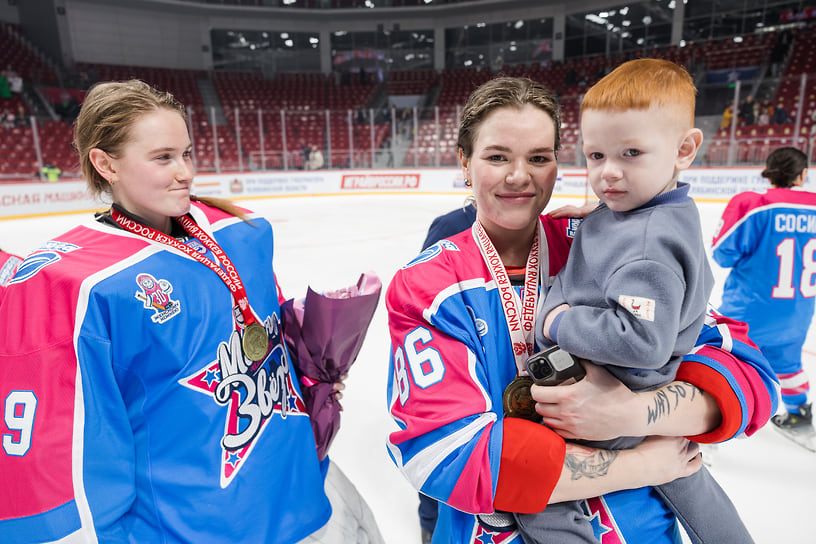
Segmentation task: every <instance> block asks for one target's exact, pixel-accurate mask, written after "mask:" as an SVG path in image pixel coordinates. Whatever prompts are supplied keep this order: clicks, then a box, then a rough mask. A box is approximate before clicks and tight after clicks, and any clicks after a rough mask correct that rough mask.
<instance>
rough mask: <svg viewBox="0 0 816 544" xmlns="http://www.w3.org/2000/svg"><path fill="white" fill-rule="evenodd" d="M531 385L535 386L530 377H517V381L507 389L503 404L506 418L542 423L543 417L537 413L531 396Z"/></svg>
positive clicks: (503, 396)
mask: <svg viewBox="0 0 816 544" xmlns="http://www.w3.org/2000/svg"><path fill="white" fill-rule="evenodd" d="M531 385H533V380H532V378H530V377H529V376H516V379H514V380H513V381H512V382H510V385H508V386H507V387H506V388H505V390H504V394H503V395H502V402H503V404H504V415H505V416H506V417H518V418H522V419H529V420H530V421H535V422H539V421H541V416H540V415H538V412H536V411H535V404H536V403H535V401H534V400H533V397H532V395H531V394H530V386H531Z"/></svg>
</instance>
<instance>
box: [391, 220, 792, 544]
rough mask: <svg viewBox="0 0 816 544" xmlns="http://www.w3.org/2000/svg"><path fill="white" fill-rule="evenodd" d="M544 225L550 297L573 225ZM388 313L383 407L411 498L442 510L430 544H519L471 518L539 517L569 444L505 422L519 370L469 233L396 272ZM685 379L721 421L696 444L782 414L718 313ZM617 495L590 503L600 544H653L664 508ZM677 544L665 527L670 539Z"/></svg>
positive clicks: (736, 332)
mask: <svg viewBox="0 0 816 544" xmlns="http://www.w3.org/2000/svg"><path fill="white" fill-rule="evenodd" d="M542 223H543V225H544V230H545V233H546V238H547V259H545V262H546V264H547V268H548V270H546V273H545V274H544V277H543V281H542V284H543V286H542V288H543V289H546V288H548V287H549V286H550V285H551V284H552V280H553V278H554V276H555V275H556V274H557V273H558V271H559V270H560V269H561V267H563V265H564V263H565V262H566V258H567V254H568V252H569V246H570V242H571V236H572V234H573V232H574V227H575V223H573V222H570V221H568V220H555V219H552V218H551V217H548V216H542ZM386 306H387V308H388V312H389V329H390V333H391V347H392V352H391V360H390V373H389V383H388V407H389V410H390V413H391V416H392V418H393V419H394V421H395V422H396V425H397V426H398V430H396V431H394V432H393V433H392V434H391V435H390V437H389V442H388V451H389V454H390V456H391V458H392V460H393V462H394V463H395V464H396V465H397V467H398V468H399V469H400V470H401V471H402V472H403V474H404V475H405V476H406V478H407V479H408V480H409V481H410V482H411V484H412V485H414V487H416V489H418V490H419V491H421V492H422V493H425V494H427V495H429V496H431V497H433V498H436V499H438V500H439V501H440V512H439V521H438V522H437V526H436V529H435V530H434V542H445V543H477V542H508V543H510V542H513V543H520V542H521V537H520V536H519V535H518V534H517V533H514V532H511V533H506V534H499V533H490V532H489V531H487V530H486V529H484V528H482V527H481V526H480V525H479V524H478V522H477V521H476V517H475V515H474V514H477V513H490V512H493V511H494V510H504V511H512V512H537V511H540V510H542V509H543V508H544V506H545V505H546V503H547V500H548V498H549V496H550V494H551V492H552V489H553V488H554V487H555V485H556V483H557V481H558V477H559V476H560V474H561V468H562V463H563V459H564V457H563V450H564V442H563V439H561V438H560V437H559V436H558V435H556V434H555V433H554V432H552V431H550V430H549V429H547V428H546V427H544V426H543V425H539V424H536V423H533V422H529V421H525V420H520V419H513V418H505V417H504V414H503V405H502V395H503V393H504V390H505V388H506V387H507V385H508V384H509V383H510V382H511V381H512V380H513V379H514V378H515V377H516V365H515V362H514V356H513V351H512V349H513V348H512V346H511V340H510V335H509V333H508V330H507V322H506V320H505V316H504V313H503V310H502V302H501V298H500V297H499V295H498V289H497V286H496V282H495V281H494V280H493V279H492V277H491V274H490V271H489V269H488V267H487V265H486V264H485V262H484V260H483V258H482V256H481V254H480V251H479V248H478V245H477V242H476V241H475V239H474V233H473V231H472V230H467V231H465V232H462V233H460V234H457V235H455V236H452V237H450V238H449V239H446V240H442V241H440V242H438V243H436V244H434V245H432V246H431V247H429V248H428V249H426V250H425V251H424V252H422V253H421V254H420V255H419V256H418V257H417V258H415V259H414V260H413V261H411V262H410V263H408V264H407V265H405V266H404V267H403V268H402V269H401V270H399V271H398V272H397V274H396V275H395V277H394V279H393V280H392V281H391V284H390V286H389V288H388V291H387V294H386ZM678 379H683V380H686V381H689V382H691V383H693V384H695V385H699V386H702V387H703V388H704V389H705V390H706V391H707V392H709V393H710V394H712V395H713V396H714V397H715V398H716V399H717V401H718V404H719V406H720V408H721V410H722V412H723V423H722V425H721V426H720V427H719V428H717V429H715V430H713V431H712V432H710V433H707V434H706V435H702V436H698V437H692V438H694V439H695V440H698V441H702V442H717V441H722V440H727V439H729V438H732V437H734V436H737V435H739V434H742V433H747V434H751V433H752V432H754V431H755V430H756V429H757V428H759V427H761V426H762V425H764V424H765V423H766V422H767V421H768V419H769V418H770V416H771V414H772V413H773V412H774V411H775V402H776V389H775V387H776V383H775V378H774V376H773V374H772V372H771V371H770V369H769V367H768V363H767V361H766V360H765V359H764V358H763V357H762V354H761V353H760V352H759V351H758V350H757V348H756V346H754V345H753V344H752V343H751V341H750V340H749V339H748V338H747V336H745V327H744V325H742V324H740V323H735V322H733V321H731V320H729V319H727V318H723V317H721V316H716V315H711V316H709V318H707V320H706V324H705V325H704V327H703V332H702V334H701V336H700V340H699V342H698V347H697V348H695V350H694V351H693V352H692V354H690V355H688V356H687V357H686V360H685V362H684V363H683V364H681V366H680V369H679V370H678ZM521 467H527V468H521ZM529 467H536V470H530V468H529ZM500 469H501V471H500ZM500 472H501V473H500ZM614 495H615V496H606V497H603V498H601V499H593V500H591V501H587V508H588V510H590V511H591V512H593V514H596V519H597V520H598V521H599V525H598V534H600V533H604V534H605V535H606V536H604V538H603V540H601V539H600V538H599V540H600V541H601V542H615V541H616V540H614V538H625V539H626V540H625V541H628V542H644V541H649V540H648V538H651V537H653V536H654V534H655V532H654V531H655V530H654V529H651V528H650V529H646V527H648V525H647V524H645V518H647V517H648V518H649V519H652V520H657V523H658V524H664V522H662V521H660V518H661V517H664V518H665V517H666V516H667V513H668V510H667V509H666V507H665V506H664V505H663V504H662V503H661V502H660V501H659V500H658V499H657V498H656V497H654V496H653V495H651V494H650V492H649V490H648V489H647V490H645V491H638V490H635V491H631V492H622V494H614ZM633 520H638V523H633ZM605 527H611V529H609V530H607V529H606V528H605ZM642 531H646V534H647V535H648V537H645V538H646V539H644V536H643V535H644V533H643V532H642ZM675 537H676V534H675V533H674V532H673V531H672V528H671V527H669V528H668V532H667V534H666V538H667V539H668V540H664V542H673V541H674V538H675Z"/></svg>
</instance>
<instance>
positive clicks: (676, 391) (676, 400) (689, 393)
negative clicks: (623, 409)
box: [646, 382, 703, 425]
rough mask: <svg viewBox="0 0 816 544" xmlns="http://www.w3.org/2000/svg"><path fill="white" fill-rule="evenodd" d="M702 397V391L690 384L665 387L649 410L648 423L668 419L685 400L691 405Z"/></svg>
mask: <svg viewBox="0 0 816 544" xmlns="http://www.w3.org/2000/svg"><path fill="white" fill-rule="evenodd" d="M702 395H703V390H702V389H700V388H699V387H697V386H695V385H692V384H690V383H688V382H678V383H676V384H671V385H668V386H667V387H664V388H663V389H661V390H659V391H657V392H656V394H655V397H654V405H653V406H652V407H650V408H649V409H648V413H647V416H646V417H647V423H648V424H649V425H651V424H653V423H656V422H657V421H658V420H660V419H662V418H664V417H668V416H669V415H670V414H671V412H672V410H676V409H677V407H678V406H679V405H680V401H682V400H683V399H688V402H690V403H691V402H694V400H695V399H696V398H697V397H702Z"/></svg>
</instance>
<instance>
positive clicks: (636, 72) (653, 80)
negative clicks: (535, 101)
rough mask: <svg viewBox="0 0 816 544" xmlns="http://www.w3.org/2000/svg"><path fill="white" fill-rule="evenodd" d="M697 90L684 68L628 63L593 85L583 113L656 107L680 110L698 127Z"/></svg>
mask: <svg viewBox="0 0 816 544" xmlns="http://www.w3.org/2000/svg"><path fill="white" fill-rule="evenodd" d="M696 94H697V88H696V87H695V86H694V81H692V79H691V76H690V75H689V73H688V72H687V71H686V69H685V68H683V67H682V66H678V65H677V64H674V63H673V62H669V61H667V60H662V59H637V60H630V61H629V62H625V63H623V64H621V65H620V66H618V67H617V68H615V69H614V70H613V71H612V72H610V73H609V74H607V75H606V76H604V77H603V78H602V79H601V80H600V81H599V82H598V83H596V84H595V85H593V86H592V87H591V88H590V89H589V90H588V91H587V93H586V95H585V96H584V99H583V101H582V102H581V109H582V110H590V109H594V110H629V109H635V110H646V109H649V108H650V107H651V106H652V105H655V106H669V107H672V106H673V107H676V108H677V109H678V112H679V113H680V114H681V115H682V119H688V122H689V123H690V125H689V126H694V106H695V100H696V98H695V97H696Z"/></svg>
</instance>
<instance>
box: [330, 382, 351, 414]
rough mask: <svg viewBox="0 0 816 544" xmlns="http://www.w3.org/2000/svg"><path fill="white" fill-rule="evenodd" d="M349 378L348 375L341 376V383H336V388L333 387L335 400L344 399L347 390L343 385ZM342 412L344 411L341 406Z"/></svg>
mask: <svg viewBox="0 0 816 544" xmlns="http://www.w3.org/2000/svg"><path fill="white" fill-rule="evenodd" d="M347 378H348V374H343V375H342V376H340V381H339V382H335V384H334V387H332V389H333V390H334V398H335V399H337V400H340V399H342V398H343V389H345V388H346V384H345V383H343V382H345V381H346V379H347ZM340 411H341V412H342V411H343V407H342V406H340Z"/></svg>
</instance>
